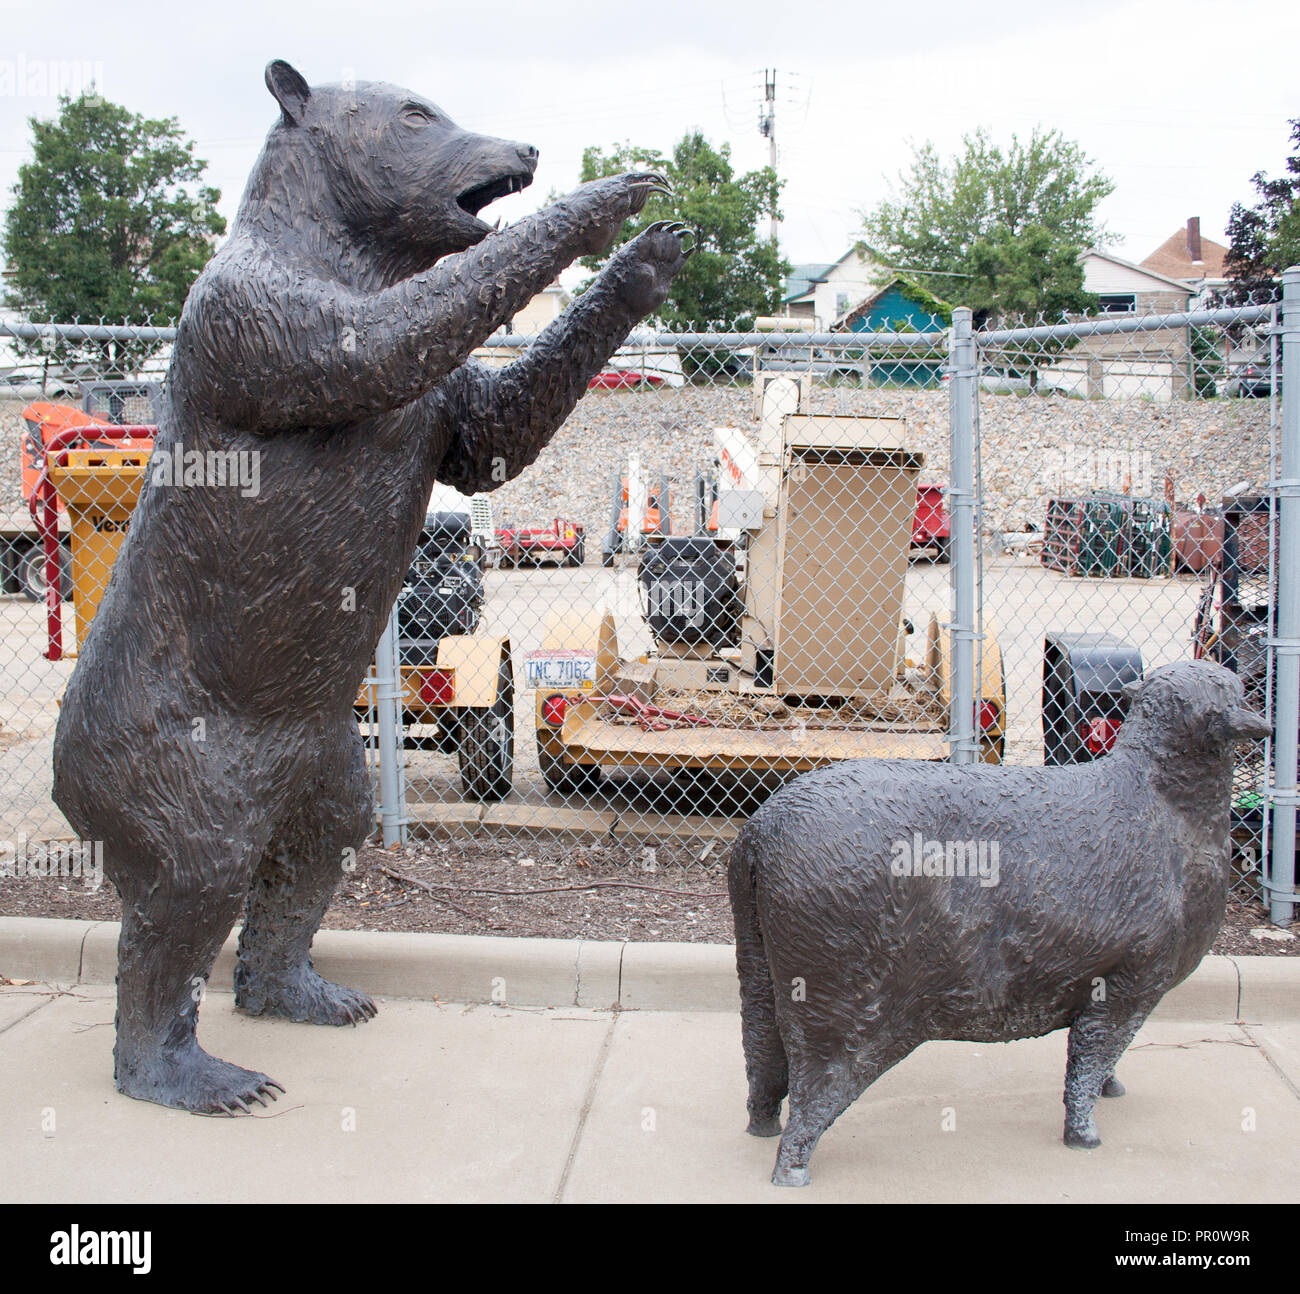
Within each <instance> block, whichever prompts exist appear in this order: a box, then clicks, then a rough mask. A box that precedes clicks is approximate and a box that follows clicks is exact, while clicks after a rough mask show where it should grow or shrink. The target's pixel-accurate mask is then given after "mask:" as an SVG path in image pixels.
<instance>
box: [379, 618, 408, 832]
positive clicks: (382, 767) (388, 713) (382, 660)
mask: <svg viewBox="0 0 1300 1294" xmlns="http://www.w3.org/2000/svg"><path fill="white" fill-rule="evenodd" d="M397 637H398V630H397V603H393V609H392V611H391V612H390V613H389V616H388V624H387V625H385V627H384V632H383V636H382V637H381V638H380V639H379V646H378V647H377V648H376V650H375V741H376V744H377V745H378V747H379V822H380V826H381V827H382V829H383V833H384V848H385V849H387V848H389V847H390V846H392V845H396V844H405V843H406V826H405V818H406V805H405V803H404V799H405V797H404V796H403V794H402V778H401V771H402V769H401V751H400V749H399V747H398V741H397V702H398V699H399V697H400V696H401V686H400V685H401V677H402V676H401V671H400V670H399V668H398V665H397Z"/></svg>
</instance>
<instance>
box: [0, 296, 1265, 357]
mask: <svg viewBox="0 0 1300 1294" xmlns="http://www.w3.org/2000/svg"><path fill="white" fill-rule="evenodd" d="M1273 310H1274V307H1273V306H1234V307H1228V308H1224V309H1219V310H1191V311H1183V312H1180V313H1175V314H1152V315H1114V316H1107V317H1104V318H1099V319H1079V320H1076V321H1074V322H1072V323H1060V324H1042V325H1037V326H1034V327H1024V328H995V329H991V330H988V331H985V332H978V333H976V334H975V337H976V339H977V340H978V342H979V343H980V345H982V346H990V345H1007V344H1014V343H1017V342H1035V341H1067V340H1069V339H1070V338H1073V337H1100V336H1107V335H1109V334H1115V333H1136V332H1158V331H1160V330H1162V329H1166V328H1187V327H1208V326H1211V325H1214V324H1234V323H1260V322H1265V321H1267V320H1269V319H1271V318H1272V314H1273ZM0 337H16V338H19V339H20V340H22V341H41V340H49V341H60V340H62V341H104V342H111V341H152V342H170V341H175V340H176V329H175V327H170V326H153V325H130V324H80V323H76V324H65V323H28V322H19V321H16V320H0ZM536 340H537V336H536V335H535V334H531V333H529V334H524V333H494V334H493V335H492V336H491V337H489V338H488V339H487V341H486V342H484V343H483V344H484V345H485V346H492V347H496V348H500V349H506V350H523V349H525V348H526V347H528V346H531V345H532V344H533V342H534V341H536ZM947 344H948V333H947V331H946V330H944V331H933V332H643V333H640V334H635V333H634V334H633V335H632V336H631V337H629V338H628V340H627V342H626V343H625V345H627V346H632V347H635V346H660V347H667V346H698V347H701V348H704V349H710V348H721V347H736V346H790V347H796V346H802V347H807V346H829V347H840V348H844V347H867V346H870V347H875V348H882V347H884V348H894V347H897V348H899V349H908V350H917V349H924V350H942V349H944V348H946V346H947Z"/></svg>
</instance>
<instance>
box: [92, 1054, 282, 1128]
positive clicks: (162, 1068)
mask: <svg viewBox="0 0 1300 1294" xmlns="http://www.w3.org/2000/svg"><path fill="white" fill-rule="evenodd" d="M121 1053H122V1048H121V1045H120V1044H119V1047H118V1053H117V1064H116V1071H117V1090H118V1091H119V1092H122V1093H123V1094H124V1095H126V1096H133V1097H135V1099H136V1100H137V1101H153V1102H154V1103H155V1104H156V1105H169V1106H171V1107H172V1108H173V1109H176V1110H191V1111H193V1112H194V1113H195V1114H230V1115H236V1114H252V1113H253V1111H252V1109H251V1108H250V1105H249V1102H250V1101H256V1102H257V1103H258V1105H266V1104H267V1103H268V1099H269V1100H271V1101H274V1100H275V1099H276V1093H277V1092H280V1093H283V1091H284V1088H282V1087H281V1086H280V1084H279V1083H277V1082H276V1081H275V1080H274V1079H273V1078H268V1077H267V1076H266V1075H265V1074H259V1073H257V1072H256V1071H255V1070H251V1069H243V1068H241V1067H240V1066H239V1065H232V1064H230V1062H229V1061H225V1060H218V1059H217V1057H216V1056H209V1055H208V1053H207V1052H206V1051H204V1050H203V1048H202V1047H200V1046H199V1045H198V1043H197V1042H192V1043H190V1044H189V1045H188V1046H186V1047H183V1048H181V1049H167V1050H162V1049H153V1050H149V1051H147V1052H146V1051H142V1052H140V1053H139V1054H136V1055H132V1056H123V1055H122V1054H121Z"/></svg>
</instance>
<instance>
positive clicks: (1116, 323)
mask: <svg viewBox="0 0 1300 1294" xmlns="http://www.w3.org/2000/svg"><path fill="white" fill-rule="evenodd" d="M1273 310H1274V307H1273V306H1231V307H1225V308H1224V309H1221V310H1184V311H1180V312H1177V313H1175V314H1164V315H1154V314H1153V315H1113V316H1107V317H1105V318H1100V319H1078V320H1076V321H1075V322H1073V323H1060V324H1042V325H1039V326H1037V327H1033V328H994V329H990V330H989V331H987V332H977V333H976V334H975V340H976V341H977V342H978V343H979V344H980V345H981V346H1001V345H1007V344H1012V343H1016V342H1034V341H1069V340H1070V339H1071V338H1072V337H1105V336H1108V335H1112V334H1115V333H1128V332H1160V331H1162V330H1164V329H1166V328H1205V327H1209V326H1211V325H1214V324H1238V323H1262V322H1264V321H1267V320H1270V319H1271V318H1272V317H1273Z"/></svg>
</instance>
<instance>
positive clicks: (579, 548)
mask: <svg viewBox="0 0 1300 1294" xmlns="http://www.w3.org/2000/svg"><path fill="white" fill-rule="evenodd" d="M586 559H587V550H586V549H585V548H584V547H583V543H582V540H581V539H579V540H578V542H577V543H575V544H574V545H573V550H572V551H571V552H570V553H569V556H568V560H567V561H566V563H565V565H567V566H581V565H582V563H583V562H584V561H586Z"/></svg>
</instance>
